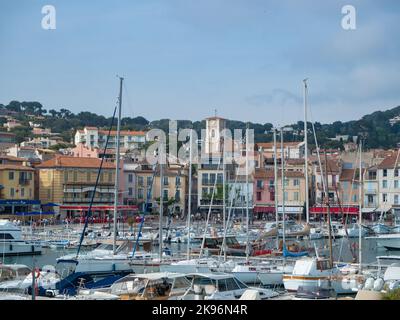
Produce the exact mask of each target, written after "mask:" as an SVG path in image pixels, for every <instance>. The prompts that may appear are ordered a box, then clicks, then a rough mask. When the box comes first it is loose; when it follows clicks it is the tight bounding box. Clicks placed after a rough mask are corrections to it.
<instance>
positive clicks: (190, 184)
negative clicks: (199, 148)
mask: <svg viewBox="0 0 400 320" xmlns="http://www.w3.org/2000/svg"><path fill="white" fill-rule="evenodd" d="M192 138H193V129H191V130H190V149H189V199H188V237H187V259H188V260H190V241H191V240H190V219H191V213H192Z"/></svg>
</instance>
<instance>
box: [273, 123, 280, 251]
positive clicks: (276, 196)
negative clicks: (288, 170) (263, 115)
mask: <svg viewBox="0 0 400 320" xmlns="http://www.w3.org/2000/svg"><path fill="white" fill-rule="evenodd" d="M276 148H277V145H276V129H275V128H274V193H275V194H274V195H275V197H274V199H275V219H276V228H277V232H276V247H277V248H279V213H278V160H277V157H278V153H277V151H276Z"/></svg>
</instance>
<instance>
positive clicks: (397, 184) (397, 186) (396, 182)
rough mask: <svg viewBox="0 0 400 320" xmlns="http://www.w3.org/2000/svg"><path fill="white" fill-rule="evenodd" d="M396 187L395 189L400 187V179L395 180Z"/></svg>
mask: <svg viewBox="0 0 400 320" xmlns="http://www.w3.org/2000/svg"><path fill="white" fill-rule="evenodd" d="M394 188H395V189H398V188H399V180H394Z"/></svg>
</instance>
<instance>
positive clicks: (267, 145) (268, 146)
mask: <svg viewBox="0 0 400 320" xmlns="http://www.w3.org/2000/svg"><path fill="white" fill-rule="evenodd" d="M302 143H303V142H302V141H298V142H284V143H283V147H285V148H286V147H297V146H298V145H300V144H302ZM256 147H261V148H263V149H273V147H274V143H273V142H261V143H256ZM277 150H278V152H280V150H281V144H280V142H279V143H278V144H277Z"/></svg>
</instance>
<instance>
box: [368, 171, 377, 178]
mask: <svg viewBox="0 0 400 320" xmlns="http://www.w3.org/2000/svg"><path fill="white" fill-rule="evenodd" d="M368 180H376V171H370V172H368Z"/></svg>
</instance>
